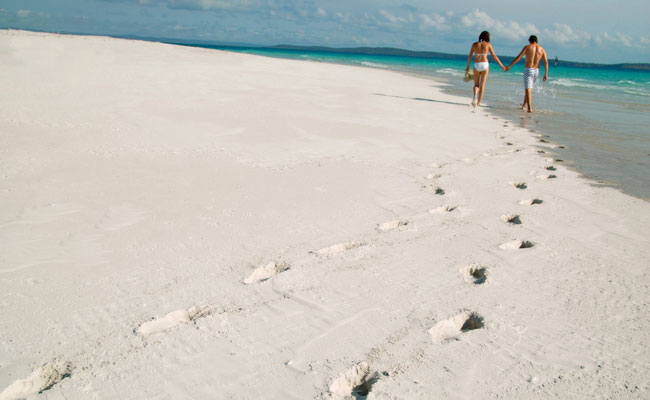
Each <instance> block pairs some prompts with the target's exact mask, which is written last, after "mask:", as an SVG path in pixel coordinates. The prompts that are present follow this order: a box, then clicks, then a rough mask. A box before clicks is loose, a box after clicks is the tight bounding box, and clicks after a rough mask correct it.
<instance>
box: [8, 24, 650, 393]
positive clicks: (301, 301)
mask: <svg viewBox="0 0 650 400" xmlns="http://www.w3.org/2000/svg"><path fill="white" fill-rule="evenodd" d="M0 59H2V61H3V65H5V66H6V68H5V70H6V73H5V74H4V75H3V76H2V77H0V83H1V84H2V85H3V87H4V88H6V90H5V91H4V92H3V94H0V124H1V125H2V127H3V128H2V129H0V142H2V143H3V146H2V157H1V158H0V159H1V160H2V164H1V165H2V169H3V175H2V181H1V184H0V189H1V190H0V201H1V202H2V204H3V205H4V207H3V208H2V209H1V210H0V239H1V240H2V241H3V243H6V246H8V247H7V248H8V249H9V250H8V251H7V252H6V253H5V254H4V255H3V257H2V258H0V293H1V294H0V311H1V312H2V313H3V315H4V316H5V321H6V324H3V325H0V399H2V400H8V399H14V398H21V397H25V398H38V396H39V395H38V392H39V391H40V390H46V391H44V392H43V394H45V395H47V396H48V398H50V397H51V398H78V397H97V398H120V397H121V398H124V397H133V398H142V399H148V398H164V399H166V398H169V399H172V398H213V397H218V398H241V397H250V398H259V397H264V398H277V399H290V398H296V399H297V398H317V399H325V398H332V399H344V398H350V397H351V396H353V395H354V394H355V392H356V394H357V395H359V394H360V393H361V394H363V393H365V394H368V398H369V399H370V398H375V399H387V398H396V397H397V398H399V397H402V398H409V399H429V398H435V397H445V398H459V399H460V398H478V399H488V398H494V397H495V396H505V397H508V398H531V397H540V398H541V397H545V398H546V397H554V396H565V397H568V398H584V397H586V396H589V395H592V394H593V393H595V392H598V393H600V394H601V395H602V396H603V397H607V398H639V399H641V398H644V397H646V395H647V394H648V392H650V379H649V378H648V376H650V374H649V373H648V372H649V371H650V363H649V361H648V360H650V350H648V349H650V329H649V328H650V322H649V321H648V319H647V315H648V304H647V301H646V300H647V288H648V287H649V285H650V280H649V279H650V278H648V275H647V271H646V270H647V266H646V265H645V264H646V263H645V261H646V260H647V255H648V250H647V249H648V248H649V245H650V241H649V239H648V238H649V237H650V228H649V227H650V212H649V211H650V205H649V204H648V203H647V202H645V201H643V200H640V199H636V198H634V197H632V196H629V195H627V194H624V193H621V192H619V191H617V190H614V189H611V188H606V187H593V186H591V185H589V184H588V183H587V182H586V181H585V180H584V179H582V178H581V177H580V174H579V173H578V172H576V171H573V170H571V169H569V168H567V167H565V166H563V165H562V163H556V162H554V160H552V159H548V160H547V159H545V158H543V157H539V153H538V152H537V150H538V148H537V144H538V142H537V140H536V138H534V137H532V136H531V134H530V132H528V131H527V130H524V129H521V128H519V127H517V126H515V124H513V123H511V122H508V121H507V120H504V119H501V118H498V117H495V116H493V115H492V114H491V113H489V112H487V111H488V110H483V109H477V110H470V109H469V107H467V106H466V105H464V104H463V98H460V97H457V96H452V95H449V94H446V93H444V90H443V89H441V88H440V84H439V83H436V82H434V81H433V80H432V79H430V78H427V79H422V78H414V77H411V76H406V75H404V74H402V73H395V72H394V71H385V70H374V69H368V68H363V67H362V68H358V67H349V66H341V65H336V64H324V63H304V62H297V61H291V60H284V59H271V58H265V57H258V56H252V55H246V54H237V53H231V52H219V51H214V50H206V49H200V48H189V47H182V46H172V45H165V44H160V43H152V42H144V41H143V42H141V41H130V40H124V39H112V38H106V37H79V36H56V35H50V34H33V33H23V32H13V31H12V32H7V31H0ZM30 390H31V391H30ZM567 393H569V395H567Z"/></svg>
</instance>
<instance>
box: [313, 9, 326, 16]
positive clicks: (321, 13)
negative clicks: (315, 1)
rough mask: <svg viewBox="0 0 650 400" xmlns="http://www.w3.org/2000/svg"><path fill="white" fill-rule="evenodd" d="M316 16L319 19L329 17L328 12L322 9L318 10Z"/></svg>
mask: <svg viewBox="0 0 650 400" xmlns="http://www.w3.org/2000/svg"><path fill="white" fill-rule="evenodd" d="M316 15H318V16H319V17H327V11H325V10H323V9H322V8H318V9H316Z"/></svg>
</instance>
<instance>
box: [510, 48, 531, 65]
mask: <svg viewBox="0 0 650 400" xmlns="http://www.w3.org/2000/svg"><path fill="white" fill-rule="evenodd" d="M527 47H528V46H524V48H523V49H521V52H520V53H519V55H518V56H517V57H515V59H514V60H512V62H511V63H510V65H508V66H507V67H506V71H507V70H509V69H510V67H512V66H513V65H515V64H517V63H518V62H519V60H521V57H522V56H523V55H524V53H525V52H526V48H527Z"/></svg>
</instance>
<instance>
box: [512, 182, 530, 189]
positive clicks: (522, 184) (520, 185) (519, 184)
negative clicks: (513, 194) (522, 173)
mask: <svg viewBox="0 0 650 400" xmlns="http://www.w3.org/2000/svg"><path fill="white" fill-rule="evenodd" d="M510 184H511V185H512V186H514V187H516V188H517V189H522V190H523V189H526V188H527V187H528V186H526V183H525V182H510Z"/></svg>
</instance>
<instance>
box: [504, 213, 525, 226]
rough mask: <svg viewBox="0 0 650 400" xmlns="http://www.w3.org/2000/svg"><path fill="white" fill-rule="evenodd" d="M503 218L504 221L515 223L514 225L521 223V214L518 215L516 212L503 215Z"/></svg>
mask: <svg viewBox="0 0 650 400" xmlns="http://www.w3.org/2000/svg"><path fill="white" fill-rule="evenodd" d="M501 220H503V222H506V223H508V224H513V225H519V224H521V220H520V219H519V215H516V214H506V215H502V216H501Z"/></svg>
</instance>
